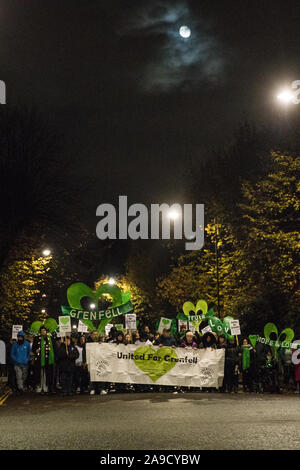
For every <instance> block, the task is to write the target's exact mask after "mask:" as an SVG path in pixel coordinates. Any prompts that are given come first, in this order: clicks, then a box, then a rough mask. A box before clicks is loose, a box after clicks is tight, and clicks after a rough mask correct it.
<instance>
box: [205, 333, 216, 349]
mask: <svg viewBox="0 0 300 470" xmlns="http://www.w3.org/2000/svg"><path fill="white" fill-rule="evenodd" d="M202 343H203V347H204V348H205V349H206V348H212V349H216V345H217V340H216V337H215V335H214V334H213V333H211V332H210V331H208V332H207V333H204V335H203V336H202Z"/></svg>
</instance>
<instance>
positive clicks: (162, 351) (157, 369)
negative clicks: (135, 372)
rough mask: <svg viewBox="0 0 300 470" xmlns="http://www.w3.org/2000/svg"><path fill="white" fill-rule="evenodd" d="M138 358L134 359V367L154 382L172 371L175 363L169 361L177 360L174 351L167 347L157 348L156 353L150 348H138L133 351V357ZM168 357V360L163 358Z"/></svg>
mask: <svg viewBox="0 0 300 470" xmlns="http://www.w3.org/2000/svg"><path fill="white" fill-rule="evenodd" d="M137 355H138V356H139V358H137V359H134V362H135V365H136V366H137V367H138V368H139V369H140V370H141V371H142V372H143V373H144V374H146V375H148V377H150V379H151V380H152V382H156V381H157V380H158V379H159V378H160V377H162V376H163V375H165V374H166V373H167V372H169V370H171V369H173V367H174V366H175V365H176V361H174V360H173V361H171V359H172V358H173V359H178V356H177V354H176V351H175V350H174V349H172V348H169V347H167V346H163V347H162V348H159V349H158V350H157V351H155V349H153V348H151V346H140V347H139V348H137V349H136V350H135V351H134V356H137ZM166 356H168V360H165V357H166Z"/></svg>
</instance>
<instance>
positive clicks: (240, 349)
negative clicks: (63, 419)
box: [7, 325, 300, 396]
mask: <svg viewBox="0 0 300 470" xmlns="http://www.w3.org/2000/svg"><path fill="white" fill-rule="evenodd" d="M89 342H99V343H105V342H107V343H116V344H117V345H118V344H124V345H128V344H135V345H136V346H141V345H145V344H148V345H157V346H160V347H162V346H169V347H182V348H186V349H202V348H215V349H224V350H225V366H224V380H223V383H222V386H221V387H219V389H212V388H200V387H168V386H158V385H153V386H150V385H140V384H125V383H118V384H116V383H107V382H91V381H90V377H89V371H88V366H87V360H86V343H89ZM7 373H8V385H9V386H10V387H11V389H12V390H13V392H14V393H15V394H23V393H24V391H35V392H37V393H40V394H41V395H46V394H47V395H48V394H56V393H61V394H62V395H63V396H67V395H74V394H75V393H80V394H84V393H89V394H90V395H95V394H102V395H106V394H107V393H113V392H117V393H118V392H119V393H121V392H151V391H153V392H157V391H160V392H162V391H167V392H172V393H184V392H186V391H191V392H194V391H198V392H199V391H202V392H211V391H218V392H221V393H226V392H227V393H237V392H238V391H239V388H240V389H241V390H243V391H244V392H256V393H282V391H294V393H297V394H299V393H300V365H294V364H293V363H292V350H290V349H287V348H279V349H276V350H274V348H271V347H270V346H267V345H265V344H262V343H257V344H256V345H255V348H254V347H252V346H251V344H249V342H248V339H247V338H244V339H243V340H242V343H241V344H240V345H239V344H238V343H237V342H236V340H235V339H229V340H227V339H226V337H225V336H224V335H223V334H221V335H219V336H218V335H217V334H216V333H213V332H207V333H205V334H204V335H200V334H199V333H197V332H194V333H193V332H192V331H189V330H186V327H185V325H181V328H180V331H179V332H178V333H177V334H176V336H172V335H171V333H170V330H168V329H164V330H163V333H162V334H160V333H158V332H153V331H151V329H150V328H149V326H144V327H143V328H142V329H141V330H140V331H134V332H131V333H129V332H128V333H125V334H124V333H123V332H122V331H119V330H117V329H116V328H115V327H112V328H111V330H110V332H109V335H105V334H104V333H101V334H100V335H98V333H97V331H93V332H91V333H90V334H88V335H87V334H72V335H71V336H66V337H63V338H60V337H57V336H56V335H55V334H50V333H49V332H48V331H47V330H46V328H45V327H44V326H42V327H41V328H40V331H39V334H37V335H36V336H33V335H30V334H28V335H25V333H24V332H23V331H20V332H19V333H18V335H17V340H11V341H10V343H9V344H8V345H7ZM240 384H241V385H242V386H241V387H240Z"/></svg>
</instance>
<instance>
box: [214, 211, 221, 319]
mask: <svg viewBox="0 0 300 470" xmlns="http://www.w3.org/2000/svg"><path fill="white" fill-rule="evenodd" d="M214 225H215V256H216V270H217V273H216V274H217V305H218V313H219V318H220V316H221V312H220V273H219V249H218V235H219V232H218V225H217V221H216V219H214Z"/></svg>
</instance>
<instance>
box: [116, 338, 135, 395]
mask: <svg viewBox="0 0 300 470" xmlns="http://www.w3.org/2000/svg"><path fill="white" fill-rule="evenodd" d="M113 343H115V344H116V345H117V346H119V345H121V344H124V345H125V346H126V345H127V342H126V340H125V336H124V333H123V331H120V330H119V331H118V333H117V334H116V339H115V340H114V341H113ZM115 388H116V392H118V393H124V392H129V391H130V389H131V387H130V384H127V383H123V382H122V383H121V382H119V383H115Z"/></svg>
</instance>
